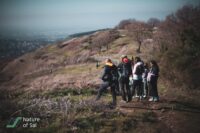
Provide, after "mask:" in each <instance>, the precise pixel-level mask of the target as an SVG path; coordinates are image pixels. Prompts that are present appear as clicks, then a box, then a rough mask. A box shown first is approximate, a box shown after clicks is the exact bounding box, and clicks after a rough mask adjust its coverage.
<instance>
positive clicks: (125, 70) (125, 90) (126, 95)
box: [118, 55, 132, 102]
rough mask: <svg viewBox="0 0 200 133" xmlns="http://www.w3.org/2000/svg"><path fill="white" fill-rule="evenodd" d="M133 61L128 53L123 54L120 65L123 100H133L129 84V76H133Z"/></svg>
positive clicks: (120, 84)
mask: <svg viewBox="0 0 200 133" xmlns="http://www.w3.org/2000/svg"><path fill="white" fill-rule="evenodd" d="M131 65H132V64H131V61H130V60H129V59H128V57H127V56H126V55H122V56H121V63H120V64H119V65H118V73H119V86H120V89H121V91H122V100H123V102H130V101H131V100H132V95H131V90H130V86H129V77H130V76H132V68H131Z"/></svg>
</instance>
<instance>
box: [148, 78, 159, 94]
mask: <svg viewBox="0 0 200 133" xmlns="http://www.w3.org/2000/svg"><path fill="white" fill-rule="evenodd" d="M157 81H158V77H153V78H152V79H151V81H150V82H149V96H151V97H158V88H157Z"/></svg>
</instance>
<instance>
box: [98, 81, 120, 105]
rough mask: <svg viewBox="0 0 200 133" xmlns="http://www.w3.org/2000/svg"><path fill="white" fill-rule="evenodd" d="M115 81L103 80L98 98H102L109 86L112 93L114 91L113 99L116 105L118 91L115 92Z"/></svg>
mask: <svg viewBox="0 0 200 133" xmlns="http://www.w3.org/2000/svg"><path fill="white" fill-rule="evenodd" d="M115 86H116V84H115V82H111V83H110V82H103V83H102V84H101V86H100V88H99V91H98V94H97V97H96V100H99V99H100V98H101V95H102V93H103V92H104V91H105V90H106V89H107V88H108V87H110V88H111V93H112V99H113V102H112V103H113V105H116V99H117V98H116V92H115Z"/></svg>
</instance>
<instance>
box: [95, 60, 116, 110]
mask: <svg viewBox="0 0 200 133" xmlns="http://www.w3.org/2000/svg"><path fill="white" fill-rule="evenodd" d="M115 74H117V67H116V66H115V65H114V64H113V63H112V61H111V59H106V61H105V66H104V72H103V75H102V77H101V79H102V80H103V83H102V84H101V86H100V88H99V91H98V94H97V97H96V101H97V100H99V99H100V97H101V95H102V93H103V92H104V91H105V90H106V89H107V88H108V87H110V88H111V92H112V99H113V101H112V105H114V106H115V105H116V90H115V89H116V85H117V84H118V83H117V81H118V77H117V75H115ZM115 76H116V77H115Z"/></svg>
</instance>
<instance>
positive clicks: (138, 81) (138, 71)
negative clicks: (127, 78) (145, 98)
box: [132, 57, 144, 100]
mask: <svg viewBox="0 0 200 133" xmlns="http://www.w3.org/2000/svg"><path fill="white" fill-rule="evenodd" d="M143 72H144V66H143V62H142V61H141V59H140V58H139V57H135V65H134V68H133V90H132V96H133V95H137V96H139V99H140V100H141V99H142V93H143V89H142V73H143ZM136 89H137V94H135V91H136Z"/></svg>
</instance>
